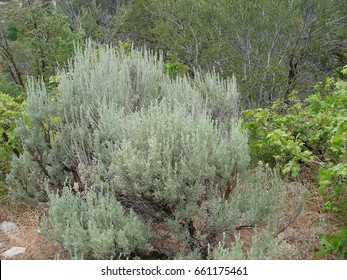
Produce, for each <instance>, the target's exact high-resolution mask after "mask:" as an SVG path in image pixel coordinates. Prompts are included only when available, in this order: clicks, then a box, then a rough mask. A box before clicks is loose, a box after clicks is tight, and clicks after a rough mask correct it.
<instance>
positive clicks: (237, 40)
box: [0, 0, 347, 259]
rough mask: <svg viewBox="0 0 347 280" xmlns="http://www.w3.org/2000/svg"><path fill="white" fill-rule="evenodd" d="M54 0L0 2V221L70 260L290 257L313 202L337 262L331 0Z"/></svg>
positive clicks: (340, 10)
mask: <svg viewBox="0 0 347 280" xmlns="http://www.w3.org/2000/svg"><path fill="white" fill-rule="evenodd" d="M53 2H54V3H53ZM53 2H52V1H22V2H21V4H20V3H19V2H17V1H8V2H6V3H2V5H1V10H0V19H1V23H0V113H1V114H0V156H1V158H0V168H1V174H0V176H1V179H2V183H1V189H0V195H1V201H2V206H1V211H2V214H1V217H2V219H4V218H6V217H12V215H14V212H15V211H14V210H11V207H12V206H13V204H20V205H21V206H20V207H25V208H27V209H32V208H31V207H32V206H33V205H34V207H35V208H33V209H36V210H35V211H37V209H40V210H39V212H40V213H41V214H40V215H39V216H40V231H41V235H42V236H43V237H44V238H45V239H46V240H48V242H50V243H51V244H55V245H56V246H58V247H59V248H61V250H63V251H64V256H66V258H72V259H291V258H295V259H296V258H299V259H300V258H303V256H301V254H302V248H301V247H300V246H298V244H297V243H296V242H292V241H291V239H290V238H289V237H288V236H289V235H290V234H292V233H290V232H291V231H292V230H294V232H295V230H298V228H297V227H301V226H302V227H303V228H305V225H297V227H296V226H294V225H295V223H296V222H297V220H298V219H299V218H298V217H300V215H301V217H302V216H303V215H305V213H306V212H305V211H307V209H315V210H314V211H315V212H316V213H318V214H317V215H320V216H319V218H317V219H319V220H321V221H325V222H324V223H325V226H322V225H321V224H319V225H317V227H318V228H319V229H320V232H319V233H317V232H316V231H315V230H313V229H311V230H312V232H311V233H310V232H309V229H306V231H307V232H308V233H307V234H308V235H309V236H310V237H309V238H308V239H309V240H312V244H311V245H309V246H311V247H312V248H314V249H312V250H313V251H315V252H313V254H312V255H311V258H340V259H346V258H347V250H346V246H347V215H346V210H347V199H346V194H347V190H346V186H347V152H346V151H347V149H346V148H347V81H346V77H347V66H346V65H347V57H346V55H347V52H346V48H345V46H346V44H347V39H346V35H347V34H346V30H347V26H346V22H347V21H346V16H347V13H346V11H347V9H346V4H345V1H342V0H341V1H339V0H332V1H323V0H317V1H301V0H297V1H289V0H288V1H273V0H262V1H253V0H252V1H207V0H206V1H205V0H201V1H193V0H185V1H184V0H176V1H173V0H164V1H159V0H146V1H138V0H128V1H127V0H123V1H122V0H119V1H108V0H100V1H79V0H70V1H53ZM312 201H314V206H313V205H312ZM30 205H31V206H30ZM37 207H38V208H37ZM13 209H14V208H13ZM305 209H306V210H305ZM11 211H12V212H11ZM310 211H311V210H310ZM16 215H19V213H18V212H16ZM33 215H35V216H36V215H37V212H35V213H34V214H33ZM25 217H27V216H25ZM326 219H328V221H326ZM299 231H300V230H299ZM293 234H295V233H293ZM300 234H301V233H300ZM316 240H319V242H320V245H319V246H320V248H317V246H316V245H313V244H316ZM308 242H309V243H310V242H311V241H308ZM299 247H300V248H299ZM311 247H310V248H311ZM310 250H311V249H310Z"/></svg>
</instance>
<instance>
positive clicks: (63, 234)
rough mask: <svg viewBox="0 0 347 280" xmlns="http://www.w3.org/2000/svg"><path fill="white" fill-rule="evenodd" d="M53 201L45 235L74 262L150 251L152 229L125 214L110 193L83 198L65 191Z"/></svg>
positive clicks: (90, 192)
mask: <svg viewBox="0 0 347 280" xmlns="http://www.w3.org/2000/svg"><path fill="white" fill-rule="evenodd" d="M49 199H50V208H49V216H48V218H45V219H44V220H43V221H42V231H43V233H44V235H46V236H47V237H48V238H50V239H53V240H54V241H55V242H57V243H58V244H60V245H62V246H63V247H64V249H65V250H66V251H67V252H68V253H69V254H70V256H71V257H72V258H74V259H85V258H87V259H90V258H92V259H119V258H126V257H129V255H130V254H131V253H133V252H135V251H138V252H142V253H145V252H147V251H148V250H149V249H150V245H149V242H148V240H149V237H150V233H149V230H148V227H146V226H145V225H144V223H143V221H142V220H141V219H139V217H138V216H137V215H136V214H135V213H134V212H133V211H131V210H130V211H128V212H125V210H124V209H123V207H122V206H121V204H120V203H119V201H117V199H116V198H115V196H114V195H112V194H111V193H110V192H105V193H102V194H101V193H99V194H97V192H95V191H92V190H89V191H87V192H86V193H85V194H83V197H81V195H80V194H78V195H74V194H73V193H72V191H71V190H70V189H68V188H64V190H63V192H62V194H60V195H59V194H54V193H50V195H49ZM49 229H51V230H53V233H50V232H49V231H48V230H49Z"/></svg>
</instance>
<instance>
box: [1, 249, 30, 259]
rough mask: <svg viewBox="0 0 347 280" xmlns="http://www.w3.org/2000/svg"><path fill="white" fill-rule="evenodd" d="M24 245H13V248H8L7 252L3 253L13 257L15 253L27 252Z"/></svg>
mask: <svg viewBox="0 0 347 280" xmlns="http://www.w3.org/2000/svg"><path fill="white" fill-rule="evenodd" d="M25 250H26V249H25V248H24V247H12V248H11V249H9V250H7V251H6V252H5V253H2V254H1V255H2V256H3V257H5V258H12V257H13V256H15V255H18V254H23V253H25Z"/></svg>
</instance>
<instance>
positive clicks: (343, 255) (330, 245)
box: [317, 227, 347, 260]
mask: <svg viewBox="0 0 347 280" xmlns="http://www.w3.org/2000/svg"><path fill="white" fill-rule="evenodd" d="M320 242H321V244H322V246H321V247H320V249H319V251H318V253H317V257H318V258H320V257H322V256H324V255H326V254H335V255H337V256H338V258H339V259H340V260H347V227H343V229H342V230H341V231H338V232H336V233H335V234H333V235H329V234H322V235H321V236H320Z"/></svg>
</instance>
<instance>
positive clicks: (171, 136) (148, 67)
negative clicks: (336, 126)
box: [8, 45, 282, 259]
mask: <svg viewBox="0 0 347 280" xmlns="http://www.w3.org/2000/svg"><path fill="white" fill-rule="evenodd" d="M163 69H164V63H163V60H162V58H161V57H159V59H158V58H157V57H156V56H154V55H152V54H150V53H148V52H147V51H146V50H143V51H134V50H132V51H129V50H127V49H126V50H122V49H114V48H110V47H100V46H99V47H97V48H95V47H92V46H90V45H89V46H87V47H86V48H85V49H84V50H81V49H78V50H77V54H76V58H75V60H74V61H73V62H71V63H70V66H69V68H68V69H67V70H66V71H64V72H61V73H58V75H57V79H56V80H57V81H58V89H57V92H47V90H46V89H45V87H44V86H43V85H41V84H30V85H29V86H28V104H27V106H26V108H25V111H26V115H27V120H25V121H24V120H23V121H21V122H19V123H18V127H17V129H16V131H17V133H18V135H19V136H20V137H21V140H22V142H23V144H24V153H23V155H21V157H19V158H18V159H15V160H14V161H13V163H12V166H13V168H12V170H11V174H10V175H9V176H8V183H9V184H11V193H12V194H13V195H15V196H18V197H21V198H22V199H28V200H30V201H32V202H35V201H42V202H47V201H49V205H50V209H49V214H48V217H47V223H46V224H45V226H44V227H43V228H44V229H43V230H44V231H45V233H46V236H48V237H51V238H53V239H54V240H56V241H57V242H58V243H60V244H61V245H62V246H63V247H64V248H65V249H66V250H67V251H68V252H69V253H70V255H71V257H73V258H88V259H89V258H92V259H109V258H153V257H154V256H158V254H159V255H160V256H161V257H163V258H176V259H177V258H182V259H189V258H203V259H206V258H208V256H209V252H208V251H209V250H208V248H209V246H214V245H215V244H217V243H218V241H219V240H220V239H221V235H222V233H223V232H231V233H232V234H235V233H236V232H237V231H238V230H239V229H240V228H242V227H244V226H250V227H255V226H268V227H271V228H273V229H275V223H274V221H275V220H276V217H275V208H276V207H277V205H278V204H279V203H280V202H281V198H282V196H281V192H280V191H281V188H282V187H281V186H282V185H281V182H280V181H279V180H278V178H277V177H276V175H275V174H273V172H272V171H270V170H267V171H264V170H260V168H258V169H256V170H254V171H252V170H250V169H249V161H250V156H249V148H248V135H247V133H246V132H245V131H244V130H243V129H242V128H241V123H240V120H239V119H238V93H237V90H236V86H235V84H234V83H235V81H234V80H233V79H230V80H227V81H223V80H221V79H220V78H219V77H218V76H216V75H215V74H208V75H205V76H201V75H199V74H197V76H196V78H195V79H190V78H188V77H176V79H171V78H170V77H169V76H168V75H166V74H165V73H164V71H163ZM253 205H254V207H253ZM158 228H160V229H161V230H158ZM147 232H148V235H147ZM98 238H99V239H98ZM154 240H160V241H161V242H162V244H164V245H163V246H162V247H160V246H159V245H158V244H160V242H155V241H154ZM171 243H174V244H175V246H174V248H170V250H169V249H168V248H164V247H165V246H168V245H167V244H171ZM150 245H151V246H152V247H151V246H150ZM158 246H159V247H158ZM274 246H275V245H274ZM163 255H164V256H163Z"/></svg>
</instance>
